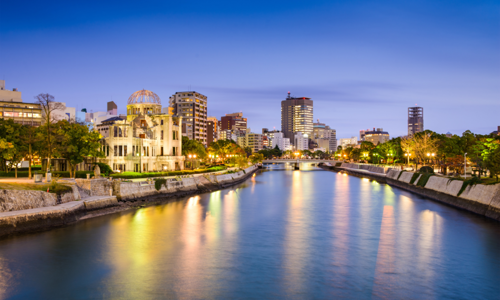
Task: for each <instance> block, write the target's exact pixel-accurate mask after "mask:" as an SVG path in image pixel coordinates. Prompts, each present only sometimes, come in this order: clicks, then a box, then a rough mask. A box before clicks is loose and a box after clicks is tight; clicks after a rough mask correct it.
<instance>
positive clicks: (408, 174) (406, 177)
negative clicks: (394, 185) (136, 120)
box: [399, 172, 415, 183]
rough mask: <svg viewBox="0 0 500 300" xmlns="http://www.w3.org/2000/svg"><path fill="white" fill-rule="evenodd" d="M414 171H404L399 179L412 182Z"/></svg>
mask: <svg viewBox="0 0 500 300" xmlns="http://www.w3.org/2000/svg"><path fill="white" fill-rule="evenodd" d="M413 174H415V173H413V172H403V174H401V176H399V181H402V182H406V183H410V181H411V178H412V177H413Z"/></svg>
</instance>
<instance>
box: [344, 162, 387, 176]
mask: <svg viewBox="0 0 500 300" xmlns="http://www.w3.org/2000/svg"><path fill="white" fill-rule="evenodd" d="M340 167H341V168H349V169H356V170H362V171H363V170H364V171H368V172H372V173H380V174H385V173H387V171H388V170H391V169H392V168H391V167H378V166H372V165H363V164H352V163H342V165H341V166H340Z"/></svg>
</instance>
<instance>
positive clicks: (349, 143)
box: [337, 136, 358, 149]
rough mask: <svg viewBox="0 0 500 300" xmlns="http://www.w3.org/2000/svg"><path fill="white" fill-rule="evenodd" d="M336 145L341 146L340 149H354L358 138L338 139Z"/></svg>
mask: <svg viewBox="0 0 500 300" xmlns="http://www.w3.org/2000/svg"><path fill="white" fill-rule="evenodd" d="M337 145H339V146H342V149H345V148H347V147H354V146H357V145H358V138H357V137H355V136H353V137H351V138H349V139H339V140H338V141H337Z"/></svg>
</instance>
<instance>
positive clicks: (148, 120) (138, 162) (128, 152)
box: [96, 90, 184, 172]
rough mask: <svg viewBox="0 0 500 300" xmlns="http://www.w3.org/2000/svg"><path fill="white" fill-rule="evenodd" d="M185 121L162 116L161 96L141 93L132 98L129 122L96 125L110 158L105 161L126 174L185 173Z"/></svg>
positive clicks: (108, 120)
mask: <svg viewBox="0 0 500 300" xmlns="http://www.w3.org/2000/svg"><path fill="white" fill-rule="evenodd" d="M181 122H182V117H175V116H173V115H170V114H164V113H162V108H161V102H160V98H159V97H158V95H156V94H155V93H153V92H151V91H147V90H141V91H137V92H135V93H134V94H132V96H130V98H129V99H128V105H127V119H126V120H123V119H121V118H119V117H112V118H110V119H107V120H104V121H102V123H101V124H99V125H97V126H96V130H97V131H98V132H99V133H100V134H101V135H102V137H103V138H102V147H103V148H102V150H103V151H104V154H105V156H106V157H105V158H103V159H101V162H104V163H107V164H108V165H109V166H111V168H112V169H113V170H119V171H122V172H124V171H134V172H148V171H172V170H182V169H184V156H182V139H181V135H182V132H181V126H180V124H181Z"/></svg>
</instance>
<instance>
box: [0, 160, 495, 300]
mask: <svg viewBox="0 0 500 300" xmlns="http://www.w3.org/2000/svg"><path fill="white" fill-rule="evenodd" d="M499 295H500V223H498V222H495V221H491V220H488V219H486V218H483V217H480V216H476V215H474V214H472V213H468V212H465V211H462V210H458V209H455V208H452V207H449V206H445V205H442V204H439V203H437V202H434V201H431V200H426V199H423V198H421V197H419V196H416V195H413V194H410V193H408V192H406V191H403V190H399V189H397V188H393V187H391V186H389V185H386V184H381V183H378V182H376V181H370V180H368V179H361V178H357V177H351V176H347V175H345V174H340V173H334V172H328V171H322V170H318V169H314V168H310V169H309V170H302V171H291V170H286V171H285V170H281V171H279V170H274V171H266V172H262V173H259V174H256V175H254V176H253V177H251V178H250V179H248V180H247V181H246V182H244V183H242V184H240V185H238V186H234V187H231V188H227V189H224V190H221V191H216V192H212V193H207V194H202V195H195V196H191V197H186V198H183V199H181V200H180V201H177V202H171V203H167V204H163V205H157V206H150V207H145V208H141V209H138V210H134V211H126V212H121V213H115V214H111V215H107V216H102V217H97V218H93V219H88V220H85V221H82V222H80V223H77V224H74V225H71V226H67V227H64V228H58V229H54V230H50V231H46V232H41V233H33V234H25V235H20V236H17V237H11V238H8V239H3V240H1V241H0V298H1V299H90V298H98V299H103V298H105V299H165V298H174V299H235V298H245V299H263V298H281V299H313V298H316V299H333V298H347V299H379V298H381V299H396V298H399V299H402V298H405V299H437V298H440V299H442V298H449V299H498V297H500V296H499Z"/></svg>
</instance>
